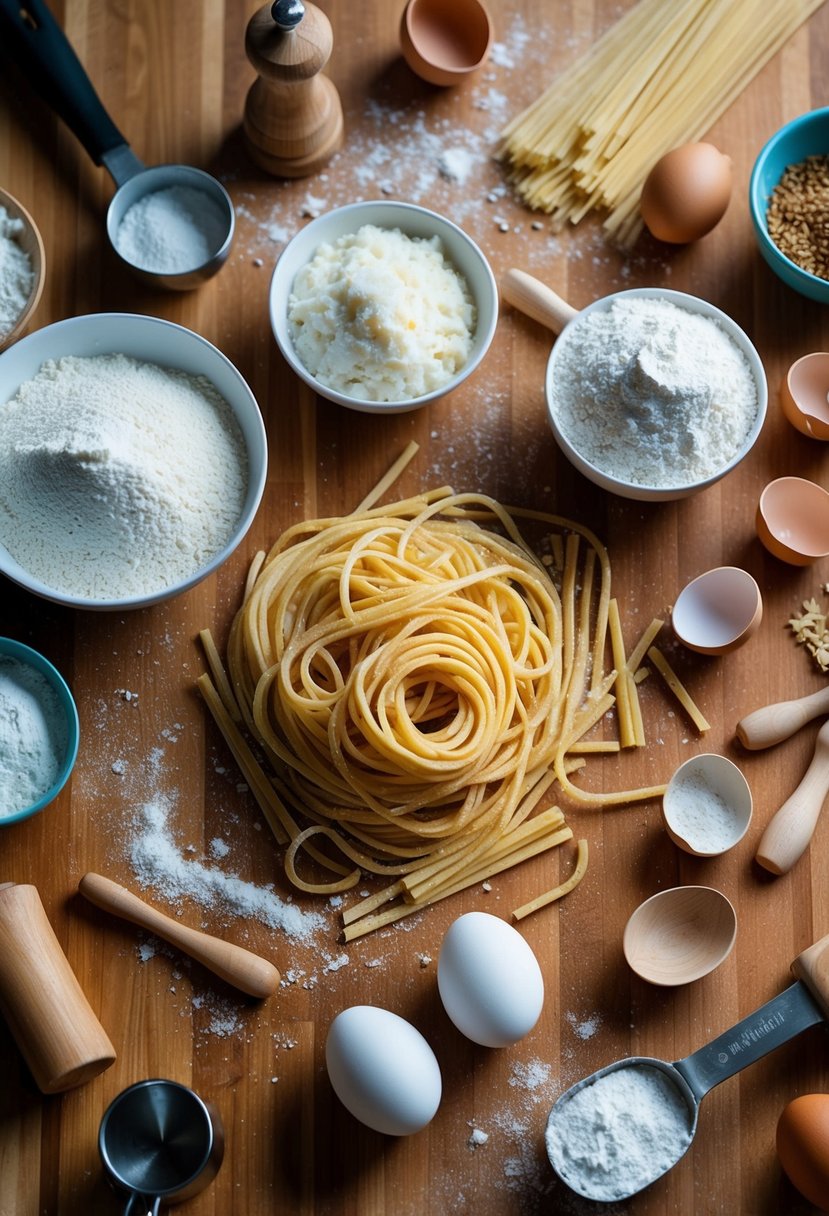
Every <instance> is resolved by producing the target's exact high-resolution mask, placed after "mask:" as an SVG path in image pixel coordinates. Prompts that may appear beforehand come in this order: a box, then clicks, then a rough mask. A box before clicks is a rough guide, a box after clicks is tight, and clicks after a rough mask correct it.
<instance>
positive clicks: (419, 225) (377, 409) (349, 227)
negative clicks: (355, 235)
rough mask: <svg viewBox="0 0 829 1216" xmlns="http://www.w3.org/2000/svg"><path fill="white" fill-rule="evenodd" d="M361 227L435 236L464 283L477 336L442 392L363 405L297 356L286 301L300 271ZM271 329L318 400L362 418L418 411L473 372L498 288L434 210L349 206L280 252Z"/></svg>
mask: <svg viewBox="0 0 829 1216" xmlns="http://www.w3.org/2000/svg"><path fill="white" fill-rule="evenodd" d="M364 224H374V225H376V227H378V228H399V229H400V231H401V232H404V233H405V234H406V235H407V236H411V237H421V238H422V237H432V236H439V237H440V239H441V241H442V243H443V247H444V251H445V252H446V254H447V256H448V257H449V259H450V261H452V263H453V264H454V266H455V268H456V269H457V270H458V271H459V272H460V273H461V274H462V275H463V277H464V278H465V279H466V282H467V285H468V287H469V290H470V292H471V294H472V298H473V299H474V301H475V306H476V308H477V312H478V320H477V326H476V329H475V338H474V342H473V346H472V352H471V354H470V356H469V359H468V360H467V362H466V363H465V364H464V366H463V367H462V368H461V370H460V371H459V372H458V373H457V374H456V375H455V376H453V377H452V379H451V380H449V381H448V382H447V383H446V384H444V385H443V386H442V387H441V388H439V389H435V390H434V391H433V392H431V393H424V394H423V395H422V396H420V397H412V398H408V399H406V400H401V401H367V400H364V399H363V398H360V397H350V396H348V395H347V394H345V393H340V392H338V391H337V390H336V389H333V388H329V387H328V386H327V385H325V384H321V383H320V382H319V380H317V379H315V378H314V376H312V375H311V373H310V372H309V371H308V369H307V367H306V366H305V364H304V363H303V362H302V360H301V359H300V358H299V356H298V355H297V353H296V350H295V349H294V345H293V342H292V341H291V334H290V330H289V327H288V300H289V298H290V294H291V288H292V287H293V283H294V279H295V278H296V276H297V273H298V271H300V270H301V269H302V267H303V266H305V265H307V263H308V262H310V261H311V259H312V257H313V256H314V254H315V253H316V251H317V249H318V248H319V246H320V245H321V244H323V243H325V242H332V241H337V240H339V238H340V237H342V236H345V235H346V234H348V233H351V232H357V231H358V230H359V229H360V228H362V226H363V225H364ZM270 316H271V328H272V329H273V334H274V337H275V338H276V341H277V345H278V346H279V349H280V350H281V351H282V354H283V355H284V356H285V358H286V360H287V361H288V363H289V364H290V365H291V367H292V368H293V369H294V371H295V372H296V374H297V375H298V376H299V377H300V379H302V380H304V381H305V383H306V384H307V385H309V386H310V387H311V388H312V389H314V391H315V392H316V393H318V394H319V395H320V396H321V397H326V398H327V399H328V400H329V401H335V402H336V403H337V404H338V405H344V406H347V407H348V409H351V410H359V411H360V412H362V413H366V414H402V413H406V412H407V411H408V410H415V409H418V408H419V407H420V406H422V405H426V403H427V402H429V401H434V400H436V399H437V398H438V397H445V396H446V394H447V393H451V392H452V390H453V389H455V388H457V387H458V385H459V384H461V383H462V381H464V380H466V378H467V377H468V376H470V375H471V374H472V372H473V371H474V370H475V368H476V367H477V366H478V364H479V363H480V362H481V360H482V359H483V357H484V355H485V354H486V352H487V350H488V349H489V345H490V343H491V341H492V338H493V335H494V333H495V326H496V323H497V321H498V288H497V286H496V283H495V278H494V276H493V273H492V270H491V269H490V266H489V263H488V262H487V260H486V258H485V257H484V255H483V253H482V252H481V250H480V249H479V248H478V246H477V245H476V244H475V242H474V241H473V240H472V239H471V237H468V236H467V235H466V233H465V232H464V231H463V230H462V229H461V228H459V227H458V226H457V224H453V223H452V222H451V220H447V219H445V218H444V217H443V216H442V215H438V214H437V213H436V212H434V211H428V210H427V209H426V208H425V207H416V206H414V204H413V203H397V202H390V201H386V202H383V201H379V202H367V203H350V204H349V205H348V206H347V207H338V208H336V210H334V211H329V212H327V213H326V214H325V215H321V216H319V217H318V218H317V219H315V220H312V221H311V223H310V224H308V225H307V226H306V227H305V228H303V229H302V230H301V231H300V232H298V233H297V234H296V236H295V237H294V238H293V239H292V240H291V241H289V242H288V244H287V245H286V246H285V248H284V249H283V251H282V253H281V255H280V257H279V261H278V262H277V263H276V269H275V270H274V272H273V278H272V279H271V290H270Z"/></svg>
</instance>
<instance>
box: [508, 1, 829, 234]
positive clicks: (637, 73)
mask: <svg viewBox="0 0 829 1216" xmlns="http://www.w3.org/2000/svg"><path fill="white" fill-rule="evenodd" d="M822 2H823V0H675V2H674V3H671V4H666V3H665V0H640V2H639V3H638V4H637V5H636V6H635V7H634V8H632V9H630V11H629V12H627V13H626V14H625V15H624V16H623V17H622V18H621V19H620V20H619V21H618V22H617V23H616V24H615V25H614V26H612V27H611V28H610V29H609V30H608V31H607V32H606V33H605V34H604V35H603V37H601V38H600V39H599V40H598V41H597V42H596V43H595V44H594V45H593V46H592V48H591V49H590V50H589V51H588V52H587V53H586V54H585V55H583V56H582V57H581V58H580V59H578V60H576V61H575V62H574V63H573V64H572V65H571V66H570V67H569V68H567V69H565V71H563V72H562V73H561V74H560V75H559V76H558V77H557V79H556V80H555V81H554V82H553V83H552V84H551V85H550V87H549V88H548V89H547V90H546V91H545V92H544V93H543V94H542V95H541V96H540V97H539V98H538V99H537V100H536V101H535V102H534V103H533V104H532V105H530V106H529V107H528V108H527V109H526V110H524V111H523V113H521V114H519V115H518V116H517V117H516V118H514V119H513V120H512V122H510V123H509V125H508V126H507V127H506V129H505V130H504V132H503V134H502V144H501V149H500V154H501V156H502V158H504V159H505V160H506V161H508V162H509V164H510V165H511V167H512V175H513V177H514V180H515V183H516V187H517V189H518V192H519V193H520V195H521V196H522V198H523V199H524V200H525V202H527V203H528V204H529V205H530V206H531V207H533V208H536V209H538V210H542V211H546V212H549V214H550V215H552V216H553V220H554V224H556V225H558V226H561V225H563V224H564V223H565V222H566V221H570V222H572V223H577V222H578V221H579V220H580V219H582V218H583V216H585V215H586V214H587V213H588V212H590V211H593V210H600V211H606V212H608V213H609V214H608V215H607V217H606V219H605V221H604V227H605V230H606V231H607V233H608V235H610V236H611V237H612V238H613V239H614V240H615V241H616V242H618V243H619V244H621V245H622V246H625V247H630V246H631V245H632V244H633V243H634V241H635V240H636V237H637V235H638V234H639V232H640V230H641V227H642V221H641V219H640V217H639V213H638V203H639V196H640V194H641V191H642V185H643V183H644V180H645V177H646V176H647V174H648V172H649V171H650V169H651V168H652V166H653V165H654V164H655V163H656V161H657V160H659V158H660V157H661V156H662V155H663V154H664V153H665V152H667V151H669V150H670V149H671V148H675V147H677V146H679V145H680V144H684V143H688V142H691V141H693V140H697V139H700V138H701V137H702V136H703V135H704V134H705V132H706V131H708V129H709V128H710V127H711V126H712V125H713V123H714V122H715V121H716V119H717V118H718V117H719V115H720V114H722V113H723V111H724V110H726V109H727V108H728V106H729V105H730V104H731V103H732V102H733V101H734V99H735V98H736V97H737V96H739V94H740V93H741V92H742V90H743V89H744V88H745V87H746V85H747V84H748V83H749V81H750V80H751V79H752V78H753V77H754V76H755V75H756V74H757V72H759V70H760V68H762V66H763V65H764V64H765V63H766V62H767V61H768V60H769V59H770V58H771V56H772V55H774V54H775V52H776V51H778V50H779V49H780V47H781V46H782V45H783V43H784V42H785V41H786V39H787V38H789V37H790V35H791V34H792V33H794V31H795V30H796V29H797V28H798V26H799V25H801V24H802V22H803V21H805V19H806V18H807V17H808V16H809V15H810V14H811V13H813V12H814V11H815V10H816V9H817V8H819V7H820V5H821V3H822Z"/></svg>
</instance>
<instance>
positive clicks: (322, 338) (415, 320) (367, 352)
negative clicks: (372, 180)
mask: <svg viewBox="0 0 829 1216" xmlns="http://www.w3.org/2000/svg"><path fill="white" fill-rule="evenodd" d="M270 318H271V328H272V329H273V333H274V337H275V338H276V342H277V345H278V346H279V349H280V350H281V351H282V354H283V355H284V357H285V359H286V360H287V362H288V363H289V364H290V366H291V367H292V368H293V370H294V371H295V372H296V374H297V375H298V376H299V377H300V379H302V380H304V381H305V383H306V384H307V385H309V386H310V387H311V388H312V389H313V390H314V391H315V392H316V393H318V394H319V395H320V396H322V397H326V398H327V399H328V400H329V401H334V402H336V404H338V405H344V406H346V407H347V408H348V409H353V410H359V411H361V412H362V413H374V414H397V413H404V412H407V411H409V410H414V409H418V408H420V407H421V406H423V405H426V404H427V403H428V402H431V401H435V400H437V399H438V398H439V397H444V396H446V394H448V393H450V392H452V391H453V390H454V389H456V388H457V387H458V386H459V385H460V384H461V383H462V382H463V381H464V380H466V379H467V377H468V376H470V375H471V374H472V373H473V372H474V371H475V369H476V368H477V367H478V365H479V364H480V362H481V360H482V359H483V357H484V355H485V354H486V352H487V350H488V349H489V345H490V343H491V341H492V338H493V335H494V333H495V326H496V322H497V320H498V289H497V286H496V283H495V279H494V276H493V274H492V270H491V269H490V267H489V263H488V262H487V260H486V258H485V257H484V255H483V253H482V252H481V250H480V249H479V248H478V246H477V245H476V244H475V242H474V241H473V240H472V239H471V238H470V237H468V236H467V234H466V233H465V232H463V231H462V229H460V228H458V226H457V225H456V224H453V223H452V222H451V221H450V220H448V219H445V218H444V217H443V216H441V215H438V214H437V213H436V212H433V211H428V210H427V209H426V208H425V207H417V206H414V205H413V204H411V203H399V202H392V201H375V202H364V203H352V204H350V205H348V206H345V207H338V208H336V209H335V210H333V211H329V212H327V213H326V214H325V215H321V216H319V217H318V218H317V219H315V220H313V221H312V222H311V223H310V224H308V225H307V226H306V227H305V228H303V229H302V230H301V231H300V232H298V233H297V235H296V236H295V237H294V238H293V240H291V241H290V242H289V243H288V244H287V245H286V247H285V249H284V250H283V252H282V254H281V255H280V258H279V261H278V262H277V264H276V269H275V270H274V274H273V278H272V280H271V290H270Z"/></svg>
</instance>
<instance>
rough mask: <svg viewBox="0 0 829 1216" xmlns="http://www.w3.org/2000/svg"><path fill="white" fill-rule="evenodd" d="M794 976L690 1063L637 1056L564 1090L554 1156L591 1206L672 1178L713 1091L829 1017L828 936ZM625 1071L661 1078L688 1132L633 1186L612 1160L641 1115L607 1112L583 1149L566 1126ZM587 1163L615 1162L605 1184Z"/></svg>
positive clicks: (550, 1141)
mask: <svg viewBox="0 0 829 1216" xmlns="http://www.w3.org/2000/svg"><path fill="white" fill-rule="evenodd" d="M792 972H793V973H794V975H796V976H797V979H796V981H795V983H793V984H791V985H790V986H789V987H788V988H786V989H785V991H783V992H781V993H779V994H778V996H776V997H773V998H772V999H771V1000H770V1001H767V1002H766V1004H765V1005H761V1006H760V1008H759V1009H756V1010H755V1011H754V1013H750V1014H749V1015H748V1017H745V1018H743V1019H742V1020H741V1021H739V1022H737V1024H736V1026H733V1027H732V1028H731V1029H730V1030H726V1031H725V1033H724V1034H721V1035H719V1036H718V1037H717V1038H716V1039H713V1040H712V1041H711V1042H710V1043H708V1044H706V1045H705V1046H704V1047H700V1048H699V1049H698V1050H697V1051H695V1052H693V1053H692V1054H691V1055H689V1056H685V1058H684V1059H682V1060H677V1061H676V1062H675V1063H673V1064H669V1063H668V1062H667V1061H666V1060H658V1059H653V1058H651V1057H649V1056H630V1057H628V1058H626V1059H623V1060H617V1061H615V1063H613V1064H609V1065H608V1066H607V1067H606V1068H600V1069H599V1070H598V1072H594V1073H591V1075H590V1076H589V1077H585V1078H583V1079H582V1080H581V1081H577V1082H576V1084H575V1085H573V1086H571V1087H570V1089H568V1090H565V1092H564V1093H563V1094H562V1095H561V1096H560V1097H559V1098H558V1099H557V1100H556V1102H555V1103H554V1104H553V1107H552V1109H551V1111H550V1114H549V1118H548V1120H547V1133H546V1143H547V1154H548V1156H549V1158H550V1163H551V1165H552V1167H553V1169H554V1170H555V1172H556V1174H558V1176H559V1178H561V1179H562V1181H563V1182H565V1183H567V1185H568V1186H569V1187H570V1189H571V1190H573V1191H575V1192H576V1193H577V1194H579V1195H583V1196H584V1197H585V1198H586V1199H594V1200H600V1201H604V1202H615V1201H617V1200H620V1199H629V1198H630V1197H631V1196H632V1195H636V1194H638V1193H639V1191H641V1190H644V1188H645V1187H646V1186H650V1184H651V1183H652V1182H655V1181H656V1179H657V1178H661V1177H662V1175H663V1174H666V1173H667V1172H668V1170H669V1169H671V1168H672V1167H673V1166H674V1165H676V1163H677V1162H678V1161H679V1160H681V1158H682V1157H683V1156H684V1155H685V1153H686V1152H687V1150H688V1148H689V1147H690V1144H691V1141H692V1140H693V1138H694V1134H695V1132H696V1130H697V1118H698V1115H699V1106H700V1102H701V1101H702V1099H703V1098H704V1097H705V1095H706V1094H707V1093H708V1091H709V1090H711V1089H713V1088H714V1086H715V1085H719V1084H720V1082H721V1081H725V1080H727V1079H728V1078H729V1077H733V1076H734V1075H735V1073H738V1072H740V1071H742V1069H744V1068H747V1067H748V1065H749V1064H754V1063H755V1061H757V1060H759V1059H762V1057H763V1056H765V1055H767V1054H768V1053H769V1052H770V1051H773V1050H774V1049H775V1048H777V1047H780V1046H782V1044H783V1043H787V1042H788V1041H789V1039H792V1038H794V1036H795V1035H798V1034H800V1033H801V1031H803V1030H806V1029H808V1027H809V1026H815V1025H816V1024H817V1023H818V1022H822V1021H826V1020H827V1018H829V935H827V936H826V937H823V938H821V939H820V941H818V942H816V943H815V944H814V945H813V946H810V947H809V948H808V949H807V950H804V951H803V953H802V954H799V955H798V956H797V958H796V959H795V960H794V962H793V963H792ZM623 1069H633V1070H637V1072H638V1073H639V1075H641V1076H642V1077H643V1079H651V1080H652V1079H653V1078H652V1073H651V1071H650V1070H656V1072H657V1073H658V1074H659V1076H658V1077H657V1078H656V1081H657V1084H656V1086H654V1088H656V1089H659V1090H660V1091H661V1093H662V1096H663V1098H664V1099H665V1103H664V1104H665V1105H666V1106H668V1109H669V1110H672V1111H673V1113H674V1115H675V1117H676V1118H677V1120H678V1122H679V1125H680V1126H679V1131H680V1133H681V1134H678V1135H677V1137H676V1146H675V1147H674V1149H673V1151H671V1149H670V1146H668V1145H667V1142H666V1141H665V1140H664V1139H663V1143H662V1147H661V1156H660V1155H658V1152H657V1155H655V1158H654V1162H653V1168H652V1170H650V1172H649V1171H648V1169H646V1168H644V1167H643V1169H642V1170H641V1172H640V1176H639V1177H637V1179H636V1183H635V1185H633V1186H632V1187H631V1186H630V1185H625V1183H624V1180H620V1179H619V1178H618V1177H615V1176H614V1170H613V1159H614V1147H618V1145H617V1143H616V1140H617V1139H618V1137H615V1132H616V1129H617V1128H618V1127H621V1124H622V1118H625V1117H627V1116H628V1115H630V1114H631V1113H634V1114H635V1113H636V1112H630V1111H627V1112H624V1115H623V1116H622V1118H620V1119H619V1120H618V1123H616V1124H615V1125H614V1121H613V1119H612V1117H611V1118H609V1117H608V1113H607V1110H605V1112H604V1114H603V1117H602V1118H601V1120H599V1119H597V1120H596V1124H597V1127H596V1135H595V1143H590V1144H586V1143H585V1141H586V1140H587V1139H588V1137H585V1135H584V1132H583V1131H582V1133H581V1135H580V1136H579V1140H578V1144H577V1141H576V1139H575V1137H573V1136H571V1135H570V1132H569V1128H568V1122H567V1107H568V1104H569V1103H571V1102H572V1101H573V1100H574V1099H578V1097H579V1095H580V1094H585V1091H587V1093H586V1094H585V1096H584V1097H582V1098H581V1099H579V1105H580V1106H581V1107H582V1112H581V1113H582V1115H583V1116H589V1113H590V1108H591V1107H592V1108H593V1109H598V1103H599V1102H600V1101H601V1089H600V1088H599V1089H597V1090H595V1091H594V1092H593V1096H594V1098H595V1100H596V1101H595V1106H594V1104H592V1103H590V1102H589V1101H588V1099H589V1097H590V1088H591V1087H592V1086H596V1085H597V1084H599V1083H600V1082H601V1080H602V1078H604V1077H607V1076H609V1075H610V1074H612V1073H617V1072H619V1071H620V1070H623ZM639 1070H641V1072H639ZM660 1082H661V1084H660ZM585 1108H587V1109H585ZM656 1138H657V1139H658V1133H657V1137H656ZM580 1158H581V1159H582V1160H584V1159H588V1160H590V1161H592V1162H594V1163H595V1162H596V1161H597V1160H603V1161H605V1162H607V1161H610V1163H611V1164H610V1166H609V1168H606V1169H604V1176H603V1177H600V1176H599V1171H598V1170H596V1168H595V1164H594V1176H593V1178H591V1179H586V1178H585V1177H578V1176H577V1171H578V1169H579V1164H580ZM617 1159H619V1160H620V1161H621V1155H617Z"/></svg>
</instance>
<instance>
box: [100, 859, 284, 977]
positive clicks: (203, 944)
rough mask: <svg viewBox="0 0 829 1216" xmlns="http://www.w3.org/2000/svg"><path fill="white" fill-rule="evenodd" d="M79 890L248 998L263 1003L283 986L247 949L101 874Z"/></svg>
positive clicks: (269, 967) (273, 970)
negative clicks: (185, 921) (203, 930)
mask: <svg viewBox="0 0 829 1216" xmlns="http://www.w3.org/2000/svg"><path fill="white" fill-rule="evenodd" d="M78 890H79V891H80V893H81V895H85V896H86V898H87V899H88V900H89V901H90V903H93V904H95V905H96V906H97V907H99V908H103V909H104V911H105V912H114V913H115V915H116V916H121V917H123V919H124V920H129V921H132V923H133V924H134V925H140V926H141V928H142V929H148V930H149V931H150V932H151V933H155V934H156V935H157V936H158V937H163V938H164V940H165V941H168V942H170V943H171V945H173V946H177V947H178V949H179V950H183V951H184V953H185V954H189V955H190V957H191V958H194V959H195V960H196V962H199V963H201V964H202V966H204V967H207V968H208V970H210V971H212V972H213V973H214V974H215V975H218V976H219V978H220V979H223V980H226V981H227V983H228V984H233V985H234V987H236V988H239V989H241V991H242V992H246V993H247V994H248V996H255V997H258V998H259V999H260V1000H263V999H264V998H265V997H267V996H270V995H271V994H272V993H273V992H275V991H276V987H277V985H278V983H279V972H278V971H277V969H276V967H274V965H273V963H269V962H268V961H267V959H264V958H260V957H259V955H258V954H253V953H252V952H251V951H250V950H245V949H244V947H243V946H234V945H233V943H232V942H226V941H222V939H221V938H218V937H211V935H210V934H209V933H201V932H199V930H198V929H189V928H188V927H187V925H182V924H180V923H179V921H177V920H173V918H172V917H170V916H165V915H164V913H163V912H159V911H158V909H157V908H153V907H151V906H150V905H149V904H146V903H144V900H143V899H139V898H138V896H137V895H133V894H132V892H131V891H128V890H127V888H126V887H122V886H121V885H120V884H119V883H117V882H113V881H112V880H111V879H109V878H104V877H103V875H101V874H91V873H90V874H84V876H83V878H82V879H81V881H80V882H79V883H78Z"/></svg>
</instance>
